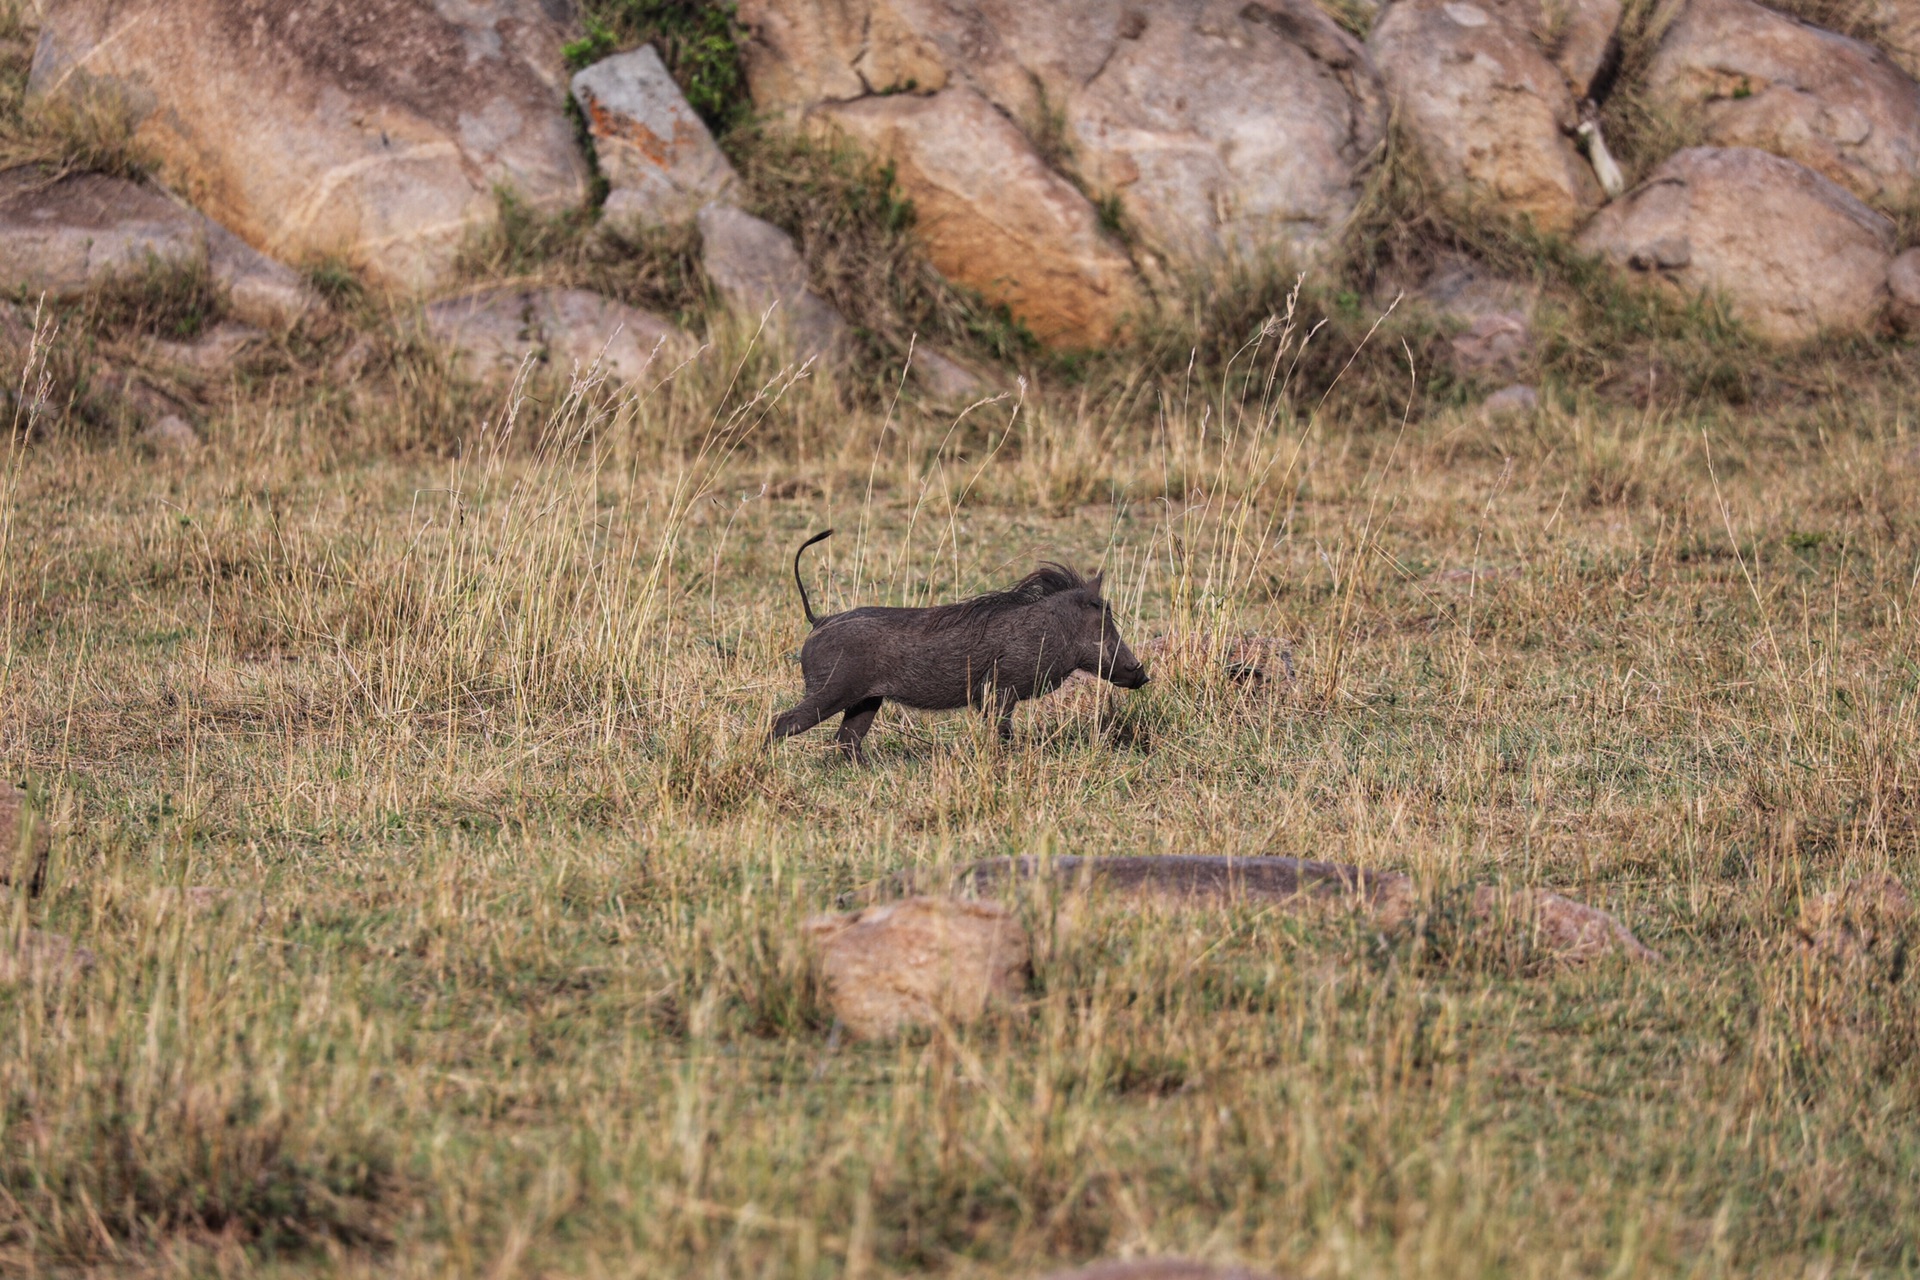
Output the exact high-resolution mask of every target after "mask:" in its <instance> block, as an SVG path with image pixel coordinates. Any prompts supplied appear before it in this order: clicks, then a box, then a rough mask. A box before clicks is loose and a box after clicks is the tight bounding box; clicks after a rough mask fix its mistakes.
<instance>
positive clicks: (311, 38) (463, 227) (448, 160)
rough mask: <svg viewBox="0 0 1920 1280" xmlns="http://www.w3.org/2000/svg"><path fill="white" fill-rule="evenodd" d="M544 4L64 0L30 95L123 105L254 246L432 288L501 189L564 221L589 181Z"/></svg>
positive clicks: (140, 139)
mask: <svg viewBox="0 0 1920 1280" xmlns="http://www.w3.org/2000/svg"><path fill="white" fill-rule="evenodd" d="M566 8H568V6H563V5H558V4H554V3H551V2H550V0H458V2H457V3H456V2H452V0H442V2H441V3H422V2H420V0H304V2H303V3H298V4H291V3H271V4H268V3H261V2H260V0H62V3H59V4H54V5H48V6H45V17H44V20H43V22H42V25H41V32H40V43H39V46H38V48H37V50H36V51H35V54H34V60H33V71H32V76H31V80H30V86H29V87H30V92H32V93H34V94H38V95H48V96H53V95H86V94H89V93H95V92H112V93H118V94H121V95H123V96H124V99H125V100H126V101H127V102H128V103H129V104H130V105H131V106H132V107H133V108H134V109H135V111H136V113H137V114H138V117H139V119H138V124H137V127H136V130H135V134H134V140H135V142H136V143H138V144H139V145H140V146H142V147H143V148H145V149H146V150H147V151H148V152H149V153H150V154H152V155H153V156H155V157H156V158H157V160H158V161H159V171H160V175H161V177H162V178H163V180H164V181H165V182H166V184H167V185H168V186H169V187H171V188H172V189H174V190H176V191H180V192H184V193H188V194H190V195H191V196H192V197H193V199H194V202H195V203H196V204H197V205H198V206H199V207H200V208H201V209H203V210H204V211H206V212H207V213H208V214H210V215H211V216H212V217H214V218H216V219H218V220H219V221H220V222H221V223H222V224H223V225H225V226H227V227H229V228H231V229H232V230H234V231H235V232H236V233H238V234H239V235H240V236H241V237H242V238H243V239H245V240H246V241H247V242H248V243H249V244H252V245H254V246H255V247H256V248H259V249H261V250H262V251H264V252H266V253H268V254H271V255H272V256H274V257H276V258H279V259H282V260H284V261H289V262H305V261H306V260H308V259H309V258H321V257H336V258H339V259H342V260H344V261H346V262H348V263H349V264H351V265H353V266H354V267H356V268H359V269H362V270H364V271H365V272H366V273H367V274H368V276H369V277H370V278H371V279H373V280H374V281H376V282H377V283H380V284H384V285H391V286H399V287H402V288H424V287H429V286H431V285H433V284H435V283H437V282H438V281H439V280H441V279H443V278H444V277H445V275H446V274H447V273H448V271H449V270H450V269H451V267H452V265H453V262H454V259H455V256H456V254H457V253H458V251H459V248H460V244H461V242H462V240H463V239H464V238H465V237H466V236H467V235H468V233H469V232H471V231H472V230H474V229H476V228H479V227H483V226H487V225H492V224H493V223H494V222H495V221H496V219H497V218H498V214H499V202H498V199H497V197H496V194H495V193H496V191H497V190H498V189H499V188H502V187H505V188H510V189H512V190H513V191H514V193H515V194H516V195H517V196H518V197H519V198H520V200H521V201H522V202H524V203H525V204H527V205H529V206H531V207H533V208H536V209H540V210H546V211H553V210H559V209H563V208H567V207H571V206H574V205H577V204H579V203H580V202H581V201H582V200H583V199H584V198H585V196H586V193H587V176H588V175H587V167H586V161H585V159H584V157H583V156H582V155H581V154H580V149H579V147H578V146H576V145H575V143H574V138H573V128H572V125H571V124H570V123H569V121H568V120H567V116H566V94H567V84H566V65H565V58H564V56H563V53H562V45H563V43H564V42H565V40H566V38H567V35H568V28H567V26H566V25H565V23H564V21H563V20H562V17H561V15H562V13H563V12H564V10H565V9H566Z"/></svg>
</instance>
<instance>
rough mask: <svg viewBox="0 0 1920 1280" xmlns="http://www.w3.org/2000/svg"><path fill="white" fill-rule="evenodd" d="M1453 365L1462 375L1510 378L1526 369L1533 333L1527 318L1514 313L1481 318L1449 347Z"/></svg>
mask: <svg viewBox="0 0 1920 1280" xmlns="http://www.w3.org/2000/svg"><path fill="white" fill-rule="evenodd" d="M1449 345H1450V346H1451V348H1452V351H1453V365H1454V368H1456V369H1458V370H1459V371H1460V372H1462V373H1470V374H1499V375H1504V376H1506V377H1512V376H1513V375H1514V374H1516V373H1519V372H1520V371H1521V370H1522V369H1524V368H1525V367H1526V363H1527V357H1529V356H1530V355H1532V354H1533V333H1532V331H1531V330H1530V329H1529V328H1528V327H1527V318H1526V316H1524V315H1522V314H1521V313H1520V312H1517V311H1504V312H1500V313H1499V314H1496V315H1490V316H1481V317H1480V318H1479V319H1478V320H1475V321H1474V322H1473V323H1472V324H1471V325H1469V326H1467V329H1466V332H1464V333H1459V334H1455V335H1454V337H1453V340H1452V342H1451V343H1450V344H1449Z"/></svg>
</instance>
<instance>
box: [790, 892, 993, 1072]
mask: <svg viewBox="0 0 1920 1280" xmlns="http://www.w3.org/2000/svg"><path fill="white" fill-rule="evenodd" d="M806 932H807V934H808V936H809V937H810V938H811V939H812V940H813V942H814V944H815V946H816V947H817V948H818V949H819V953H820V958H821V966H822V970H823V972H824V974H825V977H826V981H827V996H828V1000H829V1002H830V1003H831V1005H832V1007H833V1013H834V1016H835V1017H836V1018H837V1019H839V1021H840V1023H841V1025H842V1026H844V1027H845V1028H846V1029H847V1031H849V1032H851V1033H852V1034H853V1035H855V1036H857V1037H860V1038H862V1039H876V1038H879V1037H883V1036H888V1035H892V1034H894V1033H896V1032H898V1031H900V1030H901V1029H902V1028H905V1027H909V1026H924V1025H927V1024H930V1023H937V1022H968V1021H972V1020H973V1019H975V1018H978V1017H980V1016H981V1014H983V1013H985V1012H986V1010H987V1008H988V1006H989V1004H991V1003H992V1002H994V1001H1003V1000H1008V999H1012V998H1014V997H1016V996H1018V995H1019V993H1020V991H1021V990H1022V989H1023V987H1024V985H1025V982H1026V970H1027V963H1028V956H1029V952H1030V944H1029V941H1028V938H1027V933H1026V930H1025V929H1024V928H1022V927H1021V925H1020V922H1019V921H1018V920H1016V919H1014V917H1013V914H1012V913H1011V912H1010V911H1008V910H1007V909H1006V908H1005V907H1002V906H1000V905H998V904H996V903H991V902H963V901H960V900H957V899H953V898H931V897H913V898H906V899H903V900H902V901H899V902H893V903H887V904H885V905H883V906H877V907H868V908H866V909H864V910H861V911H854V912H850V913H847V914H845V915H829V916H820V917H817V918H815V919H813V920H810V921H808V922H807V925H806Z"/></svg>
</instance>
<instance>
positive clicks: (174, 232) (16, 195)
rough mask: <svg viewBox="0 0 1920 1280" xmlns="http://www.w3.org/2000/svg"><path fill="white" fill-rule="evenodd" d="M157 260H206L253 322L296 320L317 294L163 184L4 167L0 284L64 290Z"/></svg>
mask: <svg viewBox="0 0 1920 1280" xmlns="http://www.w3.org/2000/svg"><path fill="white" fill-rule="evenodd" d="M152 262H165V263H174V264H178V265H192V264H194V263H200V262H204V263H205V264H206V265H207V268H208V270H209V272H210V273H211V274H212V276H213V278H214V280H215V282H216V283H218V284H220V285H221V286H223V287H224V288H225V289H226V290H227V295H228V302H229V306H230V308H231V309H232V311H233V313H234V315H235V316H236V317H238V318H239V319H241V320H245V321H248V322H250V323H253V324H259V325H267V326H279V327H284V326H286V325H290V324H292V323H293V322H294V321H295V320H297V319H298V318H299V317H300V316H301V315H303V314H305V313H306V311H307V310H308V309H309V308H310V307H312V306H313V305H315V303H316V301H317V299H316V298H315V297H314V295H313V292H312V290H311V289H309V288H308V287H307V285H306V282H305V281H303V280H301V279H300V277H299V275H298V274H297V273H296V272H294V271H293V270H292V269H291V268H289V267H287V266H286V265H285V264H283V263H279V262H275V261H273V260H272V259H271V258H268V257H266V256H265V255H264V254H261V253H259V252H257V251H255V250H254V249H253V248H251V247H250V246H248V245H247V244H246V243H245V242H244V241H242V240H241V239H240V238H239V237H238V236H235V235H234V234H233V233H232V232H230V231H228V230H227V229H226V228H224V227H222V226H220V225H219V224H217V223H215V222H212V221H210V220H209V219H207V218H206V217H204V216H203V215H201V214H200V213H198V212H196V211H195V210H193V209H190V208H188V207H187V206H185V205H183V204H181V203H180V202H178V201H177V200H174V199H173V198H172V197H170V196H168V195H167V194H166V193H165V192H161V191H157V190H155V189H154V188H152V187H149V186H144V185H142V184H140V183H137V182H129V181H127V180H126V179H124V178H112V177H108V176H106V175H104V174H98V173H79V174H69V175H67V176H65V177H60V178H49V177H48V176H47V175H45V174H44V173H42V172H41V171H40V170H39V169H37V168H32V167H28V168H18V169H9V170H7V171H6V172H4V173H0V285H5V286H7V287H10V288H16V289H24V290H26V291H28V292H39V291H42V290H44V291H46V292H48V293H51V294H54V295H55V296H57V297H67V296H71V295H73V294H77V293H80V292H82V291H83V290H85V289H86V288H88V287H89V286H90V285H94V284H97V283H99V282H101V281H103V280H105V279H107V278H108V277H110V276H113V275H116V274H122V273H126V272H131V271H139V270H143V269H144V268H146V267H147V265H148V264H149V263H152Z"/></svg>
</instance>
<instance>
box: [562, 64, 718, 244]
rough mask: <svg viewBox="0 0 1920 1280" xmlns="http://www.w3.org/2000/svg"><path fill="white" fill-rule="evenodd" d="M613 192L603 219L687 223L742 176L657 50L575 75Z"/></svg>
mask: <svg viewBox="0 0 1920 1280" xmlns="http://www.w3.org/2000/svg"><path fill="white" fill-rule="evenodd" d="M573 97H574V100H575V101H576V102H578V103H579V104H580V110H581V111H582V112H583V113H584V114H585V115H586V119H587V128H588V130H589V132H591V133H592V135H593V151H594V157H595V159H596V161H597V162H598V163H599V166H600V172H601V174H602V176H604V177H605V178H606V180H607V184H608V186H609V188H610V190H609V191H608V192H607V202H606V204H605V206H604V207H603V209H602V211H601V212H602V216H603V217H606V218H609V219H613V220H615V221H617V222H639V223H642V224H644V225H649V226H651V225H658V224H661V223H673V222H687V221H689V220H691V219H692V218H693V216H694V215H695V214H697V213H698V212H699V211H700V206H701V205H703V204H706V203H707V202H708V201H710V200H717V199H720V198H721V197H723V196H725V195H727V194H728V193H729V192H730V191H732V190H733V189H734V188H735V187H736V186H737V185H739V178H738V177H737V175H735V173H734V171H733V166H732V165H731V164H729V163H728V162H727V158H726V156H724V155H722V154H721V153H720V148H719V147H718V146H716V145H714V141H713V135H712V134H711V133H709V132H708V131H707V126H706V124H705V123H704V122H703V121H702V120H701V119H700V117H699V116H698V115H695V114H694V110H693V108H692V107H690V106H688V105H687V100H686V98H685V97H684V96H683V95H682V94H681V92H680V86H679V85H677V84H675V83H674V82H673V77H672V76H670V75H668V74H667V68H666V66H665V64H663V63H662V62H661V61H660V55H659V54H657V53H655V52H654V51H653V47H652V46H651V45H643V46H642V47H640V48H638V49H635V50H633V51H632V52H631V53H622V54H616V55H615V56H614V57H611V58H607V59H604V60H602V61H600V62H596V63H594V64H593V65H592V66H590V67H587V68H586V69H585V70H582V71H580V72H578V73H576V74H575V75H574V77H573Z"/></svg>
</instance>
